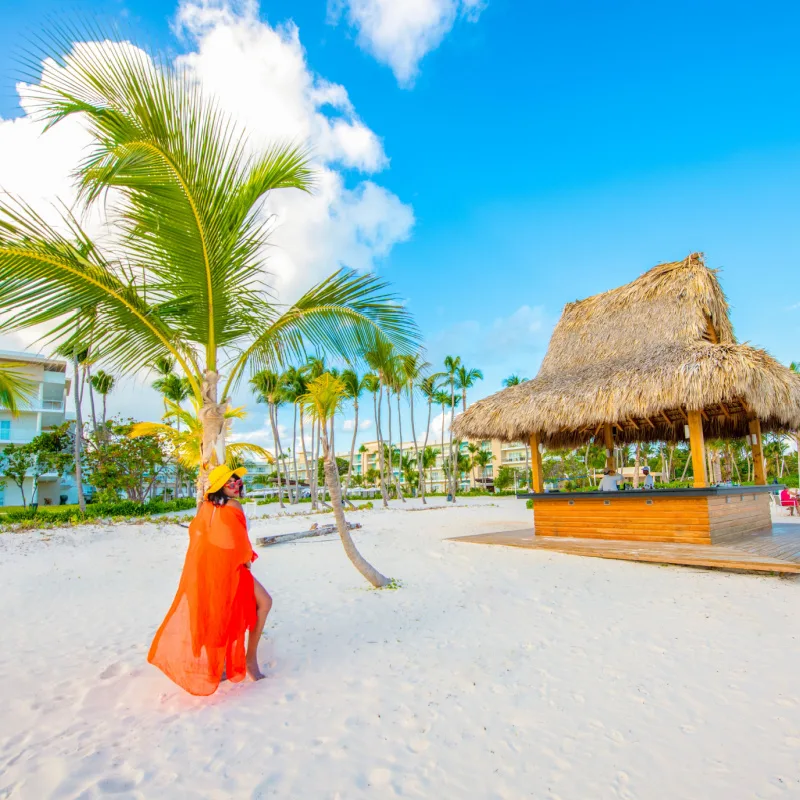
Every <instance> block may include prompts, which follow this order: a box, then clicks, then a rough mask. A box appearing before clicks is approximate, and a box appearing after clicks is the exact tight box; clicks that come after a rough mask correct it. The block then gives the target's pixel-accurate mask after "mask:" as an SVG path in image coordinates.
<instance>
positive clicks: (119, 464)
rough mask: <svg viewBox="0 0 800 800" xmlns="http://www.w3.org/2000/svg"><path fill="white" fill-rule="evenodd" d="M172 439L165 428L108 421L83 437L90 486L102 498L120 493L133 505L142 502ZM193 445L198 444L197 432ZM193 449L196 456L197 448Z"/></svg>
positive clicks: (165, 459)
mask: <svg viewBox="0 0 800 800" xmlns="http://www.w3.org/2000/svg"><path fill="white" fill-rule="evenodd" d="M174 436H175V431H174V429H173V428H171V427H170V426H169V425H163V426H159V425H158V424H157V423H149V422H139V423H135V422H134V421H133V420H128V421H127V422H123V421H122V420H121V419H118V418H112V419H111V420H109V421H108V422H107V423H106V424H105V425H104V426H103V428H99V429H98V430H97V431H92V432H91V433H90V434H89V436H88V437H87V440H88V447H87V448H86V465H87V468H88V470H89V474H90V476H91V482H92V486H94V488H95V489H96V490H98V492H103V493H104V494H105V495H106V496H110V495H112V494H113V495H115V496H117V497H119V496H120V495H121V494H124V495H125V496H126V497H127V498H128V499H129V500H132V501H134V502H136V503H143V502H145V501H146V500H148V499H149V498H150V497H151V493H152V491H153V487H154V486H155V485H156V483H157V482H158V478H159V477H160V475H161V474H162V472H163V471H164V468H165V467H166V465H167V462H168V460H169V449H170V445H172V446H173V447H174V446H175V445H176V442H175V440H174V438H173V437H174ZM194 442H195V443H197V442H199V438H198V436H197V431H195V436H194ZM178 446H180V443H178ZM190 448H191V446H190V445H189V446H188V448H187V449H190ZM194 449H195V452H196V453H197V456H198V457H199V447H197V446H195V448H194Z"/></svg>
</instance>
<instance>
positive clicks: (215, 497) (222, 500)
mask: <svg viewBox="0 0 800 800" xmlns="http://www.w3.org/2000/svg"><path fill="white" fill-rule="evenodd" d="M206 499H208V500H210V501H211V502H212V503H213V504H214V505H215V506H224V505H225V504H226V503H227V502H228V498H227V496H226V495H225V487H224V486H222V487H220V488H219V489H217V491H216V492H209V493H208V494H207V495H206Z"/></svg>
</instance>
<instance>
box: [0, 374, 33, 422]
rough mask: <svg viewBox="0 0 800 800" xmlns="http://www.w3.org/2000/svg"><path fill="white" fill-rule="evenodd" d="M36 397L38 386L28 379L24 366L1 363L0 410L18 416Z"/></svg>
mask: <svg viewBox="0 0 800 800" xmlns="http://www.w3.org/2000/svg"><path fill="white" fill-rule="evenodd" d="M35 396H36V385H35V384H34V382H33V381H31V380H30V379H29V378H28V377H26V375H25V373H24V371H23V369H22V366H21V365H16V364H8V363H0V408H4V409H6V410H7V411H10V412H11V415H12V416H14V417H15V416H17V414H19V412H20V411H21V410H22V409H23V408H24V407H26V406H29V405H30V404H31V401H32V400H33V399H34V397H35Z"/></svg>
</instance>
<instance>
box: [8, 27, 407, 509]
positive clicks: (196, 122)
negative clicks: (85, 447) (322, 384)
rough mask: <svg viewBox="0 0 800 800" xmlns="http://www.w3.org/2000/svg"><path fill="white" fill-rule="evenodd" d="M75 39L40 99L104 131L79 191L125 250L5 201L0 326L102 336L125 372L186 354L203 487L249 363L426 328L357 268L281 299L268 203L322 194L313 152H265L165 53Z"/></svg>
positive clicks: (60, 45) (61, 44) (46, 111)
mask: <svg viewBox="0 0 800 800" xmlns="http://www.w3.org/2000/svg"><path fill="white" fill-rule="evenodd" d="M68 47H69V44H68V42H65V41H61V40H58V39H55V40H54V41H53V47H51V52H49V53H47V54H46V55H47V56H48V57H49V58H50V62H49V63H50V66H49V67H48V69H47V70H46V71H45V72H44V73H43V74H42V75H41V80H40V83H38V84H36V80H39V78H38V76H35V79H34V81H33V83H34V84H35V86H34V88H33V89H32V91H31V95H30V102H31V106H32V109H33V113H36V114H37V115H38V116H39V118H41V119H42V120H44V121H45V123H46V124H47V125H48V126H53V125H56V126H57V125H59V124H60V123H61V122H62V121H64V120H66V119H77V120H78V121H80V122H81V123H82V124H83V126H84V127H85V128H86V130H87V131H88V133H89V134H90V136H91V137H92V145H91V147H90V149H89V150H88V154H87V156H86V158H85V159H84V160H83V162H82V163H81V165H80V168H79V170H78V172H77V174H76V178H77V183H78V189H79V196H80V200H81V202H82V203H83V204H84V205H85V206H87V207H88V206H91V205H94V204H95V203H98V202H99V203H103V202H108V203H109V204H110V205H111V206H112V208H113V211H114V212H115V224H116V228H117V231H118V233H119V244H118V246H116V247H115V248H114V250H113V252H112V251H109V252H105V251H104V250H103V249H101V248H100V247H99V246H98V245H97V244H96V243H95V242H92V241H91V239H90V238H89V236H88V235H87V234H86V232H85V231H84V230H82V228H81V227H80V225H79V224H78V222H77V220H76V219H75V218H74V217H73V216H72V215H71V213H69V212H64V218H63V221H62V224H61V225H59V226H58V227H54V226H52V225H50V224H49V223H48V222H47V221H45V219H44V218H43V217H41V216H40V215H38V214H37V213H36V212H35V211H34V210H33V209H32V208H31V207H29V206H28V205H26V204H25V203H24V202H23V201H21V200H15V199H13V198H11V197H10V196H8V195H5V196H4V197H3V199H2V201H0V284H1V285H2V286H3V296H2V300H1V301H0V310H2V311H3V312H4V320H5V321H4V322H3V324H2V325H0V330H3V331H8V330H19V329H25V328H30V327H33V326H36V325H42V324H50V325H51V326H53V327H52V329H51V334H50V336H51V338H53V339H56V340H61V341H63V343H64V344H65V345H66V347H67V348H68V349H70V350H71V351H72V352H73V353H74V352H75V348H76V347H77V345H78V344H79V343H80V342H81V341H83V340H84V339H85V338H86V334H87V332H88V331H89V330H91V341H92V348H93V352H94V353H95V355H96V356H97V358H98V359H99V360H101V361H102V362H103V363H104V364H106V365H107V366H108V368H113V369H115V370H118V371H119V372H120V373H124V374H130V373H133V372H136V371H138V370H140V369H142V368H146V367H152V365H153V364H154V363H155V361H156V360H157V359H159V358H172V359H174V360H175V364H176V369H177V370H179V372H180V374H182V375H183V376H185V377H186V378H187V380H188V381H189V383H190V385H191V388H192V394H193V398H194V401H195V403H196V404H197V405H198V406H199V408H200V423H201V426H202V448H201V452H202V461H201V469H200V471H199V476H198V496H199V497H202V493H203V489H204V486H205V477H206V475H207V472H208V470H209V469H210V468H211V467H212V466H213V465H214V464H216V463H217V462H218V460H219V454H220V452H221V450H222V448H220V447H218V440H219V439H220V437H221V436H223V431H224V429H225V424H226V423H225V408H226V406H227V403H228V398H229V396H230V394H231V392H232V391H233V389H234V388H235V387H236V386H237V385H238V383H239V382H240V381H241V379H242V377H243V375H244V374H245V373H246V371H247V370H251V371H252V372H258V371H261V370H263V369H274V368H276V367H278V366H279V365H281V364H284V363H286V362H287V360H292V359H293V360H297V359H299V358H302V357H303V356H304V355H305V350H306V347H307V346H311V347H313V348H315V349H318V350H320V351H328V352H334V353H337V354H339V355H341V356H346V357H350V358H351V359H352V360H354V361H355V360H356V359H357V358H358V355H359V354H360V352H361V351H363V350H364V348H365V346H366V345H367V343H368V342H372V341H375V340H376V339H377V340H379V341H381V342H386V343H392V344H394V345H395V346H396V347H397V348H398V349H399V350H400V351H401V352H411V351H412V350H413V349H414V346H415V343H416V342H417V341H418V333H417V330H416V327H415V326H414V324H413V322H412V321H411V318H410V316H409V314H408V312H407V311H406V310H405V309H404V308H403V306H402V305H401V304H400V303H399V302H398V301H397V300H396V299H395V297H394V296H392V295H390V294H388V293H387V291H386V284H385V283H383V282H382V281H379V280H378V279H377V278H376V277H375V276H374V275H359V274H356V273H355V272H353V271H351V270H345V269H343V270H340V271H339V272H337V273H335V274H334V275H332V276H331V277H329V278H327V279H325V280H324V281H322V282H321V283H320V284H318V285H317V286H315V287H313V288H312V289H311V290H309V291H308V292H306V293H305V294H304V295H303V296H302V297H301V298H300V299H299V300H297V301H296V302H295V303H294V304H293V305H291V306H289V307H283V308H282V307H280V306H278V305H276V304H274V303H272V302H271V301H270V299H269V298H270V295H269V293H268V292H265V291H264V271H263V261H264V250H265V243H266V236H267V230H268V222H267V221H265V217H264V215H263V214H262V213H261V208H262V204H263V200H264V198H265V196H266V194H267V193H268V192H270V191H273V190H277V189H299V190H302V191H308V190H309V189H310V188H311V185H312V173H311V170H310V168H309V164H308V159H307V157H306V155H305V154H304V153H303V152H302V151H301V150H299V149H297V148H294V147H278V146H275V147H271V148H269V149H267V150H266V151H265V152H258V151H257V150H255V149H254V148H253V146H252V144H251V143H250V142H248V141H247V139H246V137H245V136H244V134H243V131H242V130H241V129H240V128H239V127H238V126H237V125H236V124H235V123H234V122H233V121H232V120H231V119H230V118H229V117H228V116H226V115H225V114H224V113H223V112H222V111H221V110H220V108H219V106H218V104H217V103H216V102H215V101H214V100H213V99H210V98H209V97H207V96H206V95H205V94H204V93H203V91H202V89H201V88H200V87H199V86H198V84H197V81H196V79H195V78H194V77H193V76H191V75H190V74H189V73H188V71H186V70H185V69H184V68H182V67H181V66H176V65H174V63H172V62H168V61H167V59H158V60H157V61H154V60H153V59H151V58H150V57H149V56H147V55H146V54H145V53H143V52H142V51H141V50H138V49H137V48H135V47H133V46H124V47H123V46H115V47H104V48H103V51H102V56H99V55H98V52H97V49H96V48H74V49H72V51H71V52H68ZM89 315H91V322H88V321H87V318H88V316H89ZM223 371H224V372H225V373H226V376H225V379H224V383H222V384H220V381H221V377H222V376H221V373H222V372H223ZM220 385H221V386H222V388H221V390H220ZM78 429H79V430H80V423H79V425H78ZM77 440H78V441H79V440H80V437H78V439H77ZM78 461H79V459H78Z"/></svg>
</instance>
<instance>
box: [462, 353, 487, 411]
mask: <svg viewBox="0 0 800 800" xmlns="http://www.w3.org/2000/svg"><path fill="white" fill-rule="evenodd" d="M482 380H483V373H482V372H481V371H480V370H479V369H467V368H466V367H465V366H464V365H463V364H460V365H459V366H458V368H457V369H456V389H458V390H459V391H460V392H461V410H462V411H466V410H467V389H471V388H472V387H473V386H474V385H475V382H476V381H482Z"/></svg>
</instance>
